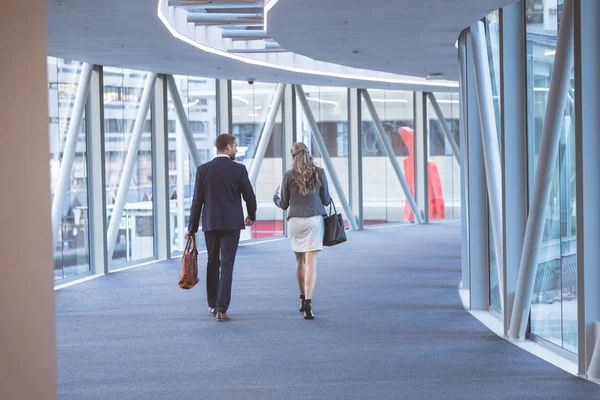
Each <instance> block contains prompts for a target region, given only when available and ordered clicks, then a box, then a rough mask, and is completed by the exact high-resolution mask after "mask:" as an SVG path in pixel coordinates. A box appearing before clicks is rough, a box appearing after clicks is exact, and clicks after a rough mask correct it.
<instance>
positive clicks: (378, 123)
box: [360, 89, 423, 224]
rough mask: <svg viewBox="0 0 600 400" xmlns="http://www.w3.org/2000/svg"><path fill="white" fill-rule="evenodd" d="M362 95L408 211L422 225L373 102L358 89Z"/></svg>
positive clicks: (417, 209) (366, 93)
mask: <svg viewBox="0 0 600 400" xmlns="http://www.w3.org/2000/svg"><path fill="white" fill-rule="evenodd" d="M360 92H361V93H362V97H363V99H364V100H365V104H366V105H367V108H368V109H369V113H370V114H371V118H372V119H373V122H374V123H375V127H376V128H377V129H376V130H375V131H376V132H377V136H379V140H380V141H381V143H382V145H383V149H384V150H385V152H386V154H387V156H388V158H389V159H390V162H391V163H392V167H393V168H394V172H395V173H396V177H397V178H398V181H399V182H400V186H402V190H403V191H404V195H405V196H406V200H407V201H408V204H409V205H410V209H411V210H412V212H413V214H414V216H415V219H416V220H417V222H418V223H419V224H422V223H423V216H422V215H421V211H420V210H419V207H417V203H416V202H415V199H414V197H413V195H412V193H411V192H410V187H409V186H408V183H407V182H406V178H405V177H404V173H403V172H402V168H400V163H399V162H398V158H396V154H395V153H394V149H393V148H392V144H391V143H390V139H389V138H388V137H387V135H386V133H385V130H384V129H383V125H382V124H381V120H380V119H379V115H378V114H377V110H375V106H374V105H373V101H372V100H371V96H370V95H369V92H368V91H367V89H360Z"/></svg>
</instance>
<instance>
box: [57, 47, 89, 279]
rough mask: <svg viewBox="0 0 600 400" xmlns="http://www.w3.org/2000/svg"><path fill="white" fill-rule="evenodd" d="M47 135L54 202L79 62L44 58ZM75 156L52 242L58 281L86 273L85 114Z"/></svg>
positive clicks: (87, 264)
mask: <svg viewBox="0 0 600 400" xmlns="http://www.w3.org/2000/svg"><path fill="white" fill-rule="evenodd" d="M47 62H48V115H49V123H48V133H49V139H50V140H49V142H50V188H51V195H52V198H51V201H54V199H55V194H56V185H57V183H58V178H59V175H60V170H61V168H66V167H67V166H65V165H63V163H62V160H63V152H64V150H65V142H66V140H67V132H68V131H69V127H70V126H71V124H72V123H77V122H78V121H72V115H71V114H72V113H73V107H74V105H75V95H76V93H77V88H78V85H79V78H80V75H81V69H82V63H80V62H78V61H70V60H62V59H60V58H54V57H48V58H47ZM78 131H79V134H78V138H77V145H76V150H75V157H74V160H73V166H72V168H71V174H70V179H69V184H68V188H67V193H66V195H65V197H64V203H63V204H64V205H63V208H62V217H61V220H60V226H58V227H53V229H56V230H57V232H58V236H57V241H56V243H54V279H55V280H60V279H64V278H68V277H71V276H74V275H78V274H82V273H86V272H89V271H90V261H89V256H90V254H89V242H88V233H89V232H88V222H89V220H88V196H87V177H88V173H87V145H86V133H85V132H86V118H85V113H84V116H83V118H82V120H81V122H80V125H79V130H78Z"/></svg>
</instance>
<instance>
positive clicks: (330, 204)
mask: <svg viewBox="0 0 600 400" xmlns="http://www.w3.org/2000/svg"><path fill="white" fill-rule="evenodd" d="M331 206H333V211H334V212H335V213H336V214H337V209H336V208H335V203H334V202H333V199H331V203H329V214H328V215H333V214H332V213H331Z"/></svg>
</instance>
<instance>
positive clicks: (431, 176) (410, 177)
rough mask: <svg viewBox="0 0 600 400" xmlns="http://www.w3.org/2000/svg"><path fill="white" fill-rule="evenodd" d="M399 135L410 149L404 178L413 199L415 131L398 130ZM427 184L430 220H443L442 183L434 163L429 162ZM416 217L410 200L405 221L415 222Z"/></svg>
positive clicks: (405, 208) (405, 209)
mask: <svg viewBox="0 0 600 400" xmlns="http://www.w3.org/2000/svg"><path fill="white" fill-rule="evenodd" d="M398 134H399V135H400V136H401V137H402V140H403V141H404V144H405V145H406V147H408V151H409V155H408V157H407V158H406V159H405V160H404V177H405V178H406V182H407V183H408V187H409V188H410V192H411V193H412V195H413V197H414V195H415V170H414V166H415V157H414V155H413V149H414V148H415V146H414V136H415V133H414V131H413V130H412V129H411V128H409V127H406V126H404V127H402V128H398ZM427 175H428V179H427V183H428V186H429V219H430V220H431V219H443V218H444V216H445V210H444V196H443V195H442V182H441V180H440V174H439V172H438V169H437V165H436V164H435V162H434V161H428V162H427ZM414 220H415V216H414V215H413V213H412V210H411V209H410V205H409V204H408V200H406V202H405V204H404V221H406V222H409V221H414Z"/></svg>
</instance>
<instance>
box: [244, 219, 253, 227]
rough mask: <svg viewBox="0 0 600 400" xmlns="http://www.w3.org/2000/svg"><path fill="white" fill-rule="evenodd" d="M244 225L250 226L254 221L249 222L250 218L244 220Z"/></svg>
mask: <svg viewBox="0 0 600 400" xmlns="http://www.w3.org/2000/svg"><path fill="white" fill-rule="evenodd" d="M244 224H245V225H246V226H252V224H254V221H253V220H251V219H250V218H246V221H244Z"/></svg>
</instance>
